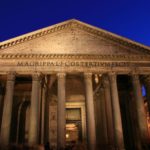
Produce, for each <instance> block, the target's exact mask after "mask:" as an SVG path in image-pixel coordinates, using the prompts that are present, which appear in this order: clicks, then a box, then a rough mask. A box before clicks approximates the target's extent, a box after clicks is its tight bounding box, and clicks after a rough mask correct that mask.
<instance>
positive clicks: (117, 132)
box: [109, 73, 124, 150]
mask: <svg viewBox="0 0 150 150" xmlns="http://www.w3.org/2000/svg"><path fill="white" fill-rule="evenodd" d="M109 77H110V86H111V94H112V95H111V96H112V114H113V119H114V137H115V146H116V149H118V150H123V149H124V140H123V131H122V121H121V112H120V104H119V97H118V89H117V81H116V74H115V73H111V74H109Z"/></svg>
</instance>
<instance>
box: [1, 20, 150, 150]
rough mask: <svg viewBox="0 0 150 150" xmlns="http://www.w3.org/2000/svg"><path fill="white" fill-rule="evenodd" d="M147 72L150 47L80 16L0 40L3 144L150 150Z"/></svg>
mask: <svg viewBox="0 0 150 150" xmlns="http://www.w3.org/2000/svg"><path fill="white" fill-rule="evenodd" d="M149 74H150V47H147V46H144V45H142V44H139V43H136V42H133V41H131V40H129V39H126V38H123V37H120V36H117V35H115V34H113V33H110V32H108V31H104V30H102V29H99V28H96V27H94V26H91V25H88V24H86V23H83V22H80V21H78V20H74V19H73V20H68V21H65V22H63V23H59V24H56V25H53V26H50V27H47V28H43V29H40V30H38V31H35V32H31V33H28V34H25V35H22V36H19V37H16V38H13V39H10V40H7V41H4V42H1V44H0V90H1V91H0V108H1V110H0V127H1V130H0V131H1V132H0V146H1V149H7V148H8V146H10V147H11V146H14V145H15V146H19V145H21V146H22V145H26V146H29V147H32V146H34V147H39V148H42V146H40V145H44V144H46V143H47V144H48V143H49V144H50V146H52V147H53V148H54V149H56V147H57V148H58V149H64V148H65V147H66V146H70V145H71V144H74V146H75V145H77V142H78V143H79V142H80V145H82V144H84V145H85V147H87V149H89V150H95V149H96V148H97V149H102V150H109V149H110V150H111V149H116V150H123V149H126V150H130V149H137V150H143V149H145V148H147V149H148V147H149V144H150V133H149V132H148V131H150V129H149V128H150V125H149V122H148V119H149V118H148V117H149V111H150V109H149V108H150V107H149V106H150V99H149V98H150V97H149V93H150V88H149V86H148V85H149V84H148V83H149V80H148V79H149ZM142 85H143V86H144V87H145V88H146V90H147V95H146V96H142V93H141V86H142ZM131 104H132V105H133V109H132V105H131ZM146 105H147V106H148V109H146ZM66 109H79V110H80V112H81V118H80V119H77V120H74V119H72V120H71V119H70V120H66V119H65V118H66ZM29 115H30V116H29ZM74 115H75V114H74ZM72 118H75V117H72ZM66 125H68V126H69V125H70V128H69V130H70V131H69V132H72V133H73V132H74V131H76V132H74V136H75V137H76V138H75V139H77V140H76V141H72V142H67V141H70V140H71V139H70V140H66V138H69V135H66ZM71 125H73V126H74V127H75V128H76V130H75V129H73V128H71ZM72 135H73V134H72ZM75 143H76V144H75ZM81 143H82V144H81ZM36 149H38V148H36Z"/></svg>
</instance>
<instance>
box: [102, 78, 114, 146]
mask: <svg viewBox="0 0 150 150" xmlns="http://www.w3.org/2000/svg"><path fill="white" fill-rule="evenodd" d="M103 85H104V95H105V107H106V120H107V132H108V145H109V148H110V149H111V147H114V134H113V132H114V131H113V117H112V102H111V92H110V83H109V78H108V76H107V75H104V77H103Z"/></svg>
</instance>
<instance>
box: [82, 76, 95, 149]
mask: <svg viewBox="0 0 150 150" xmlns="http://www.w3.org/2000/svg"><path fill="white" fill-rule="evenodd" d="M84 80H85V97H86V116H87V136H88V137H87V140H88V141H87V143H88V149H89V150H95V149H96V131H95V115H94V100H93V86H92V74H91V73H85V74H84Z"/></svg>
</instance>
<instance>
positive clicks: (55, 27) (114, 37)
mask: <svg viewBox="0 0 150 150" xmlns="http://www.w3.org/2000/svg"><path fill="white" fill-rule="evenodd" d="M72 27H74V28H78V29H81V30H84V31H86V32H89V33H91V34H94V35H97V36H101V37H103V38H105V39H108V40H111V41H113V42H115V43H119V44H121V45H123V46H126V47H129V48H132V49H137V50H139V51H142V52H144V53H148V54H150V47H148V46H145V45H142V44H139V43H137V42H133V41H131V40H129V39H126V38H124V37H121V36H118V35H115V34H113V33H110V32H108V31H105V30H102V29H100V28H97V27H94V26H91V25H89V24H86V23H83V22H80V21H78V20H75V19H72V20H68V21H65V22H62V23H59V24H56V25H52V26H50V27H47V28H43V29H40V30H37V31H35V32H31V33H28V34H25V35H22V36H19V37H16V38H13V39H10V40H7V41H4V42H1V44H0V49H1V50H2V49H6V48H8V47H11V46H15V45H17V44H21V43H24V42H26V41H29V40H33V39H36V38H39V37H41V36H44V35H47V34H50V33H53V32H57V31H60V30H63V29H67V28H72Z"/></svg>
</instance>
